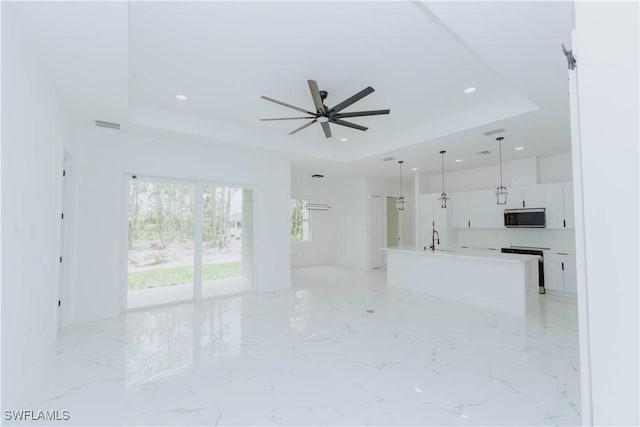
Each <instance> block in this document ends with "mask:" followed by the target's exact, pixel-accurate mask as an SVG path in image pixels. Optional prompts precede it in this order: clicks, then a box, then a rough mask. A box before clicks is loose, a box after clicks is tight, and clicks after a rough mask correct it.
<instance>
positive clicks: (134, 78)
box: [132, 74, 144, 82]
mask: <svg viewBox="0 0 640 427" xmlns="http://www.w3.org/2000/svg"><path fill="white" fill-rule="evenodd" d="M132 78H133V80H135V81H137V82H141V81H142V80H144V77H142V76H141V75H140V74H134V75H133V76H132Z"/></svg>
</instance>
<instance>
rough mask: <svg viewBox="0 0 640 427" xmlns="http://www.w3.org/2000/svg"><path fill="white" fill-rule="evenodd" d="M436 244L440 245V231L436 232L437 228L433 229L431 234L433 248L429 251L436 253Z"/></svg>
mask: <svg viewBox="0 0 640 427" xmlns="http://www.w3.org/2000/svg"><path fill="white" fill-rule="evenodd" d="M436 236H437V237H436ZM436 243H437V244H440V234H439V233H438V230H436V228H435V227H433V231H432V232H431V246H429V249H431V250H432V251H435V250H436Z"/></svg>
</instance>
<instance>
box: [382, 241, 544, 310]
mask: <svg viewBox="0 0 640 427" xmlns="http://www.w3.org/2000/svg"><path fill="white" fill-rule="evenodd" d="M385 250H386V252H387V284H388V285H389V286H394V287H398V288H403V289H410V290H413V291H418V292H425V293H428V294H430V295H433V296H436V297H440V298H446V299H450V300H454V301H459V302H463V303H467V304H472V305H476V306H479V307H484V308H488V309H490V310H498V311H502V312H505V313H510V314H515V315H518V316H524V315H525V314H526V297H527V294H528V293H529V294H531V295H532V296H533V295H535V294H536V293H537V288H538V285H537V280H538V270H537V262H538V257H537V256H533V255H519V254H503V253H501V252H497V251H489V250H474V249H462V248H459V249H447V250H442V249H436V250H435V251H431V250H426V251H425V250H422V249H415V248H409V247H406V248H405V247H396V248H386V249H385Z"/></svg>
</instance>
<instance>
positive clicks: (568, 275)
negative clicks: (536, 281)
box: [544, 252, 578, 293]
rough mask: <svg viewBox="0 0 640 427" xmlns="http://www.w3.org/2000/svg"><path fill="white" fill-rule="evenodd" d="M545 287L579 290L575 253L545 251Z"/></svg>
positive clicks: (567, 290)
mask: <svg viewBox="0 0 640 427" xmlns="http://www.w3.org/2000/svg"><path fill="white" fill-rule="evenodd" d="M544 287H545V289H548V290H551V291H560V292H571V293H576V292H577V288H578V283H577V276H576V257H575V255H568V254H564V253H561V252H560V253H559V252H545V254H544Z"/></svg>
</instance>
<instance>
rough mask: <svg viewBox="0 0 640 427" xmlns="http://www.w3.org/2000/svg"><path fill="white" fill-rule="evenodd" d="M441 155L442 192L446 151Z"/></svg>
mask: <svg viewBox="0 0 640 427" xmlns="http://www.w3.org/2000/svg"><path fill="white" fill-rule="evenodd" d="M440 157H441V158H442V162H441V166H442V167H441V168H440V169H441V170H442V192H443V193H444V153H440Z"/></svg>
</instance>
